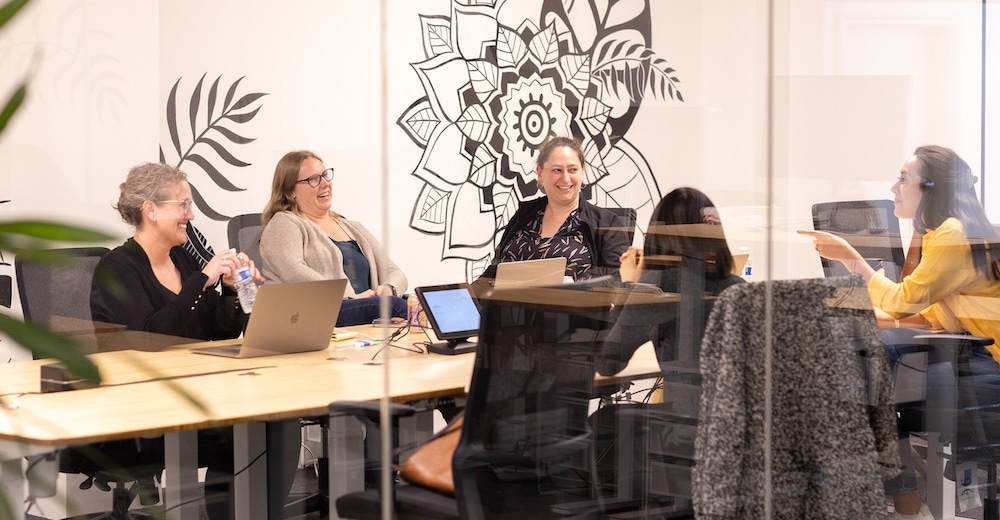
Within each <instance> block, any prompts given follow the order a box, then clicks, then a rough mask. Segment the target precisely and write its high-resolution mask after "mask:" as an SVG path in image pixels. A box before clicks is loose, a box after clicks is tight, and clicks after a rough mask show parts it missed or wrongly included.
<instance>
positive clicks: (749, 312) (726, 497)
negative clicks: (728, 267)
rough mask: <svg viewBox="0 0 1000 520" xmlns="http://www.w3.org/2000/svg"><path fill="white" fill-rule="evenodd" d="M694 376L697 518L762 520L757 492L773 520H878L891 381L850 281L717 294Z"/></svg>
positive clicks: (892, 450) (864, 304)
mask: <svg viewBox="0 0 1000 520" xmlns="http://www.w3.org/2000/svg"><path fill="white" fill-rule="evenodd" d="M768 296H769V297H770V298H771V302H772V304H771V308H770V315H772V316H774V319H773V320H771V325H772V327H773V329H772V332H771V335H770V336H769V335H768V334H767V332H766V328H767V327H766V326H767V322H768V320H767V318H766V316H767V314H766V311H765V309H766V305H765V303H766V300H767V297H768ZM769 337H772V338H773V342H772V345H773V350H772V357H771V364H772V367H773V368H772V372H771V377H770V379H771V386H770V391H769V393H770V406H768V402H769V401H768V399H766V396H765V392H767V390H768V388H767V386H766V385H765V351H766V349H768V348H769V345H768V338H769ZM701 373H702V377H703V379H702V396H701V403H700V415H699V419H698V435H697V441H696V445H695V456H696V459H697V463H696V465H695V468H694V472H693V480H694V482H693V486H694V489H693V493H694V506H695V512H696V517H697V518H710V519H722V518H726V519H728V518H733V519H737V518H738V519H754V520H756V519H760V518H765V515H764V511H765V509H764V495H765V488H769V496H770V497H771V508H770V511H771V518H773V519H785V518H787V519H823V520H836V519H843V520H860V519H867V518H885V517H886V499H885V494H884V491H883V485H882V481H883V479H884V478H888V477H892V476H894V475H895V474H897V473H898V467H899V458H898V455H897V453H896V419H895V413H894V407H893V391H892V379H891V375H890V373H889V369H888V366H887V364H886V359H885V352H884V350H883V346H882V344H881V343H880V342H879V340H878V336H877V325H876V322H875V317H874V314H873V313H872V311H871V303H870V300H869V299H868V293H867V290H866V289H865V287H864V284H863V282H862V280H861V278H860V277H858V276H853V277H844V278H833V279H820V280H794V281H773V282H758V283H751V284H741V285H736V286H733V287H730V288H729V289H727V290H725V291H724V292H723V293H722V295H721V296H720V299H719V300H718V301H717V302H716V304H715V307H714V309H713V311H712V314H711V315H710V317H709V321H708V324H707V327H706V333H705V339H704V342H703V344H702V352H701ZM767 417H770V421H769V422H770V425H771V426H770V435H769V436H768V435H766V434H765V425H766V423H768V420H767ZM767 447H769V448H770V464H769V466H770V467H769V469H770V477H769V478H768V477H766V476H765V469H766V463H765V448H767Z"/></svg>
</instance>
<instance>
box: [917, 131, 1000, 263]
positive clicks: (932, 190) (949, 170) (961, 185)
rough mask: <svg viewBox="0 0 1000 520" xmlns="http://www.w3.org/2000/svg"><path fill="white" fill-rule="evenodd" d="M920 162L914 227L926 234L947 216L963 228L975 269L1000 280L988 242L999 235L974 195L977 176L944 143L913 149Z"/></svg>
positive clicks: (994, 239) (993, 240)
mask: <svg viewBox="0 0 1000 520" xmlns="http://www.w3.org/2000/svg"><path fill="white" fill-rule="evenodd" d="M913 155H914V156H915V157H916V158H917V160H918V161H919V162H920V190H921V198H920V204H919V205H918V206H917V214H916V217H915V218H914V219H913V227H914V230H915V231H916V232H918V233H925V232H926V231H927V230H929V229H935V228H937V227H938V226H940V225H941V223H942V222H944V221H945V220H946V219H948V218H955V219H957V220H959V221H960V222H961V223H962V226H963V227H965V236H966V237H967V238H968V240H969V246H970V247H971V248H972V264H973V265H974V266H975V268H976V270H977V271H980V272H982V273H983V274H984V275H986V276H992V277H993V279H995V280H1000V269H998V266H997V264H996V263H993V262H992V258H991V256H992V255H991V254H990V252H989V250H990V244H992V243H995V242H997V241H996V238H998V237H1000V234H998V233H997V231H996V229H994V227H993V224H991V223H990V221H989V218H988V217H987V216H986V211H985V210H984V209H983V205H982V204H980V203H979V198H978V197H977V196H976V187H975V186H976V181H977V180H978V179H976V176H975V175H973V174H972V168H970V167H969V165H968V163H966V162H965V161H964V160H963V159H962V158H961V157H959V156H958V154H957V153H955V152H954V151H953V150H951V149H950V148H945V147H943V146H920V147H918V148H917V149H916V150H914V151H913Z"/></svg>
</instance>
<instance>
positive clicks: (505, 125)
mask: <svg viewBox="0 0 1000 520" xmlns="http://www.w3.org/2000/svg"><path fill="white" fill-rule="evenodd" d="M649 8H650V6H649V2H648V1H646V0H617V1H616V0H610V1H607V0H605V1H597V0H588V1H575V2H566V1H560V0H519V1H517V2H504V1H502V0H497V1H491V0H453V2H452V4H451V12H450V13H448V14H447V15H421V16H420V24H421V28H422V35H423V53H424V58H425V59H424V60H423V61H421V62H418V63H412V64H411V66H412V67H413V69H414V71H416V73H417V75H418V76H419V78H420V82H421V84H422V85H423V89H424V93H423V96H422V97H420V98H419V99H417V100H416V101H414V102H413V103H412V104H411V105H410V106H409V107H408V108H407V109H406V110H405V111H404V112H403V113H402V114H401V115H400V116H399V118H398V120H397V124H398V125H399V127H401V128H402V129H403V130H404V131H405V132H406V134H407V136H409V138H410V139H411V140H412V141H413V142H414V143H415V144H416V145H417V146H419V147H420V148H422V149H423V152H422V155H421V158H420V161H419V163H418V164H417V165H415V167H414V170H413V175H414V176H416V177H418V178H419V179H420V180H422V181H423V183H424V184H423V187H422V189H421V191H420V193H419V195H418V196H417V199H416V201H415V203H414V206H413V212H412V215H411V218H410V227H411V228H413V229H415V230H418V231H421V232H423V233H425V234H429V235H439V236H442V237H443V244H442V253H441V257H442V258H460V259H465V260H467V262H466V266H467V269H466V277H467V278H468V279H473V278H475V277H477V276H478V275H479V274H480V273H481V272H482V270H483V269H485V268H486V266H487V265H489V262H490V259H491V255H492V253H493V249H494V247H495V243H494V241H495V240H497V237H499V235H500V234H501V232H502V230H503V228H504V227H505V226H506V224H507V221H508V219H509V218H510V217H511V215H513V213H514V211H515V210H516V209H517V207H518V204H519V203H520V202H521V201H524V200H529V199H532V198H536V197H538V196H539V193H538V188H537V185H536V181H535V173H534V168H535V154H536V151H537V149H538V147H539V146H540V145H541V143H542V142H543V141H544V140H545V139H546V138H548V137H549V136H553V135H574V136H577V137H580V138H582V139H583V144H584V151H585V155H586V157H585V160H586V163H587V168H586V169H587V177H586V180H585V187H584V190H583V193H582V196H583V197H585V198H586V199H588V200H589V201H590V202H593V203H595V204H597V205H600V206H608V207H621V206H622V205H623V204H625V205H628V206H631V207H634V208H636V209H637V211H638V212H639V214H640V217H639V221H640V223H642V222H645V221H646V220H648V214H649V212H651V210H652V206H653V205H654V204H655V203H656V202H657V201H659V199H660V189H659V186H658V185H657V183H656V180H655V178H654V177H653V175H652V172H651V171H650V168H649V165H648V164H647V161H646V159H645V158H644V157H643V155H642V153H641V152H640V151H639V150H637V149H636V148H635V147H633V146H632V145H631V144H630V143H629V141H628V138H627V133H628V131H629V127H630V126H631V125H632V122H633V120H634V119H635V117H636V114H637V113H638V111H639V109H640V107H641V105H642V101H643V98H644V97H645V96H647V95H652V96H656V97H657V98H659V99H670V100H674V101H676V102H683V101H684V98H683V96H682V94H681V91H680V89H679V84H680V80H679V79H678V78H677V75H676V72H675V71H674V69H673V68H672V67H670V66H669V65H668V63H667V62H666V60H664V59H662V58H660V57H658V56H657V54H656V53H655V52H654V51H653V50H652V49H651V48H650V36H651V35H650V33H651V21H650V12H649ZM637 193H638V194H639V195H638V196H637ZM626 195H627V196H626ZM637 198H638V199H640V200H638V201H637ZM644 215H645V216H646V218H645V219H644V218H643V216H644ZM640 231H641V230H640Z"/></svg>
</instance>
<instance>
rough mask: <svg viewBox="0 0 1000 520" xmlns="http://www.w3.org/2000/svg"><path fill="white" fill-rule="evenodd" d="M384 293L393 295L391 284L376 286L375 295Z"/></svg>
mask: <svg viewBox="0 0 1000 520" xmlns="http://www.w3.org/2000/svg"><path fill="white" fill-rule="evenodd" d="M383 294H388V295H389V296H393V290H392V286H391V285H380V286H378V287H376V288H375V296H382V295H383Z"/></svg>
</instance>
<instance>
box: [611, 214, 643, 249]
mask: <svg viewBox="0 0 1000 520" xmlns="http://www.w3.org/2000/svg"><path fill="white" fill-rule="evenodd" d="M605 209H607V210H608V211H610V212H612V213H614V214H615V215H618V217H619V218H620V219H622V221H623V222H624V224H625V226H626V228H627V231H626V232H627V233H628V243H629V244H631V243H632V240H633V239H635V223H636V213H635V209H633V208H605Z"/></svg>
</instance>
